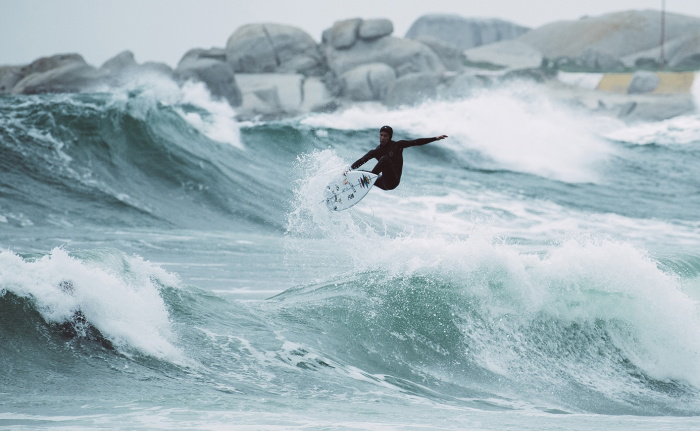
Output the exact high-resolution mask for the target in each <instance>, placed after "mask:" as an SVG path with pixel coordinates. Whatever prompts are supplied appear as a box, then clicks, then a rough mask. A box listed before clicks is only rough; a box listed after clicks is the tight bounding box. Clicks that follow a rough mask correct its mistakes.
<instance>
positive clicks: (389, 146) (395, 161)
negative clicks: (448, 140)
mask: <svg viewBox="0 0 700 431" xmlns="http://www.w3.org/2000/svg"><path fill="white" fill-rule="evenodd" d="M435 141H437V138H420V139H414V140H412V141H389V142H387V143H386V144H379V146H378V147H377V148H375V149H373V150H370V151H369V152H367V154H365V155H364V156H362V157H361V158H360V159H359V160H357V161H356V162H355V163H353V164H352V165H351V166H350V167H351V168H352V169H357V168H359V167H360V166H362V165H364V164H365V163H367V162H368V161H369V160H370V159H377V160H378V162H377V165H376V166H375V167H374V169H372V173H373V174H377V175H379V173H381V174H382V175H381V177H379V179H378V180H377V182H376V183H374V185H375V186H377V187H379V188H380V189H382V190H393V189H395V188H396V187H397V186H398V185H399V183H400V182H401V172H402V171H403V150H404V148H408V147H415V146H417V145H425V144H429V143H431V142H435Z"/></svg>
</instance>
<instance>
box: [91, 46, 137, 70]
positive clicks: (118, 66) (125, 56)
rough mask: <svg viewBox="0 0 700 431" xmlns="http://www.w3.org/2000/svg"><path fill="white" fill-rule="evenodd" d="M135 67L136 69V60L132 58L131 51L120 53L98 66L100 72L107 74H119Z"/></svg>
mask: <svg viewBox="0 0 700 431" xmlns="http://www.w3.org/2000/svg"><path fill="white" fill-rule="evenodd" d="M136 67H138V63H137V62H136V58H134V53H133V52H131V51H122V52H120V53H119V54H117V55H115V56H114V57H112V58H110V59H109V60H107V61H105V62H104V63H103V64H102V66H100V70H103V71H106V72H109V73H121V72H124V71H125V70H129V69H134V68H136Z"/></svg>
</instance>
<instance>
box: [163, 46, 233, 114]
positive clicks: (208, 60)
mask: <svg viewBox="0 0 700 431" xmlns="http://www.w3.org/2000/svg"><path fill="white" fill-rule="evenodd" d="M174 75H175V77H176V78H177V79H178V80H180V81H186V80H194V81H199V82H202V83H204V84H205V85H206V86H207V88H208V89H209V92H210V93H211V95H212V96H214V97H216V98H219V99H223V100H225V101H227V102H228V103H229V104H230V105H231V106H234V107H235V106H240V105H241V103H242V102H243V95H242V93H241V90H240V88H239V87H238V84H237V83H236V77H235V75H234V73H233V70H231V67H230V65H229V64H228V63H227V62H226V54H225V52H224V51H223V50H221V49H216V48H213V49H211V50H203V49H195V50H190V51H188V52H187V53H186V54H185V55H184V57H183V58H182V60H180V62H179V63H178V65H177V68H176V69H175V71H174Z"/></svg>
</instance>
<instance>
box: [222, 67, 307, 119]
mask: <svg viewBox="0 0 700 431" xmlns="http://www.w3.org/2000/svg"><path fill="white" fill-rule="evenodd" d="M236 81H237V82H238V85H239V87H240V89H241V93H242V94H243V103H242V104H241V106H240V109H239V111H238V112H239V114H240V115H243V116H247V117H255V116H265V117H277V116H284V115H296V114H298V113H299V112H300V109H301V108H300V107H301V105H302V101H303V97H304V95H303V83H304V76H303V75H301V74H279V73H260V74H248V73H239V74H237V75H236Z"/></svg>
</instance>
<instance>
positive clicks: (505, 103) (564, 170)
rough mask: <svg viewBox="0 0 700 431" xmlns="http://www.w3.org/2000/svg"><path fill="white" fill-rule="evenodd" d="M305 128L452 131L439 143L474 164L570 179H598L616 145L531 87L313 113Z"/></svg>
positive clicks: (401, 133) (414, 133)
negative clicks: (478, 159)
mask: <svg viewBox="0 0 700 431" xmlns="http://www.w3.org/2000/svg"><path fill="white" fill-rule="evenodd" d="M378 121H380V122H381V124H379V123H378ZM302 123H303V124H306V125H310V126H314V127H325V128H336V129H345V130H356V129H378V127H380V126H381V125H383V124H390V125H392V126H393V127H394V130H395V139H400V138H404V137H405V138H410V137H424V136H436V135H439V134H446V135H449V137H450V138H449V139H447V140H445V141H441V142H440V143H439V145H440V146H443V147H445V148H448V149H450V150H451V151H452V152H453V154H454V157H455V158H456V159H457V160H462V161H463V162H464V163H466V164H470V163H474V162H473V160H471V159H470V156H469V151H477V152H479V153H480V154H481V155H482V157H483V158H485V159H486V160H490V161H491V163H492V164H493V165H492V166H488V167H489V168H493V167H495V168H500V169H507V170H513V171H518V172H526V173H530V174H534V175H539V176H543V177H548V178H553V179H557V180H561V181H567V182H595V181H598V180H599V174H598V170H597V168H598V166H599V164H600V163H601V162H604V161H606V160H608V158H609V157H610V156H611V155H612V154H613V153H614V148H613V147H612V145H610V144H609V143H608V142H606V140H605V139H603V138H601V137H599V136H598V135H597V131H598V130H599V126H600V125H599V122H598V121H597V120H596V119H595V118H593V117H591V116H590V115H587V114H584V113H581V112H578V111H574V110H572V109H571V108H568V107H566V106H564V105H561V104H559V103H557V102H555V101H553V100H552V99H550V98H549V97H547V96H546V93H545V92H543V91H540V90H539V89H538V88H537V87H532V86H530V85H526V84H518V85H513V86H510V87H506V88H500V89H487V90H483V91H480V92H478V93H476V94H475V95H474V96H473V97H471V98H469V99H464V100H458V101H443V102H428V103H424V104H422V105H420V106H416V107H409V108H406V107H404V108H402V109H399V110H392V109H388V108H386V107H383V106H381V105H378V104H367V105H362V106H354V107H351V108H348V109H347V110H345V111H343V112H340V113H335V114H319V115H312V116H309V117H307V118H305V119H304V120H302Z"/></svg>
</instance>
